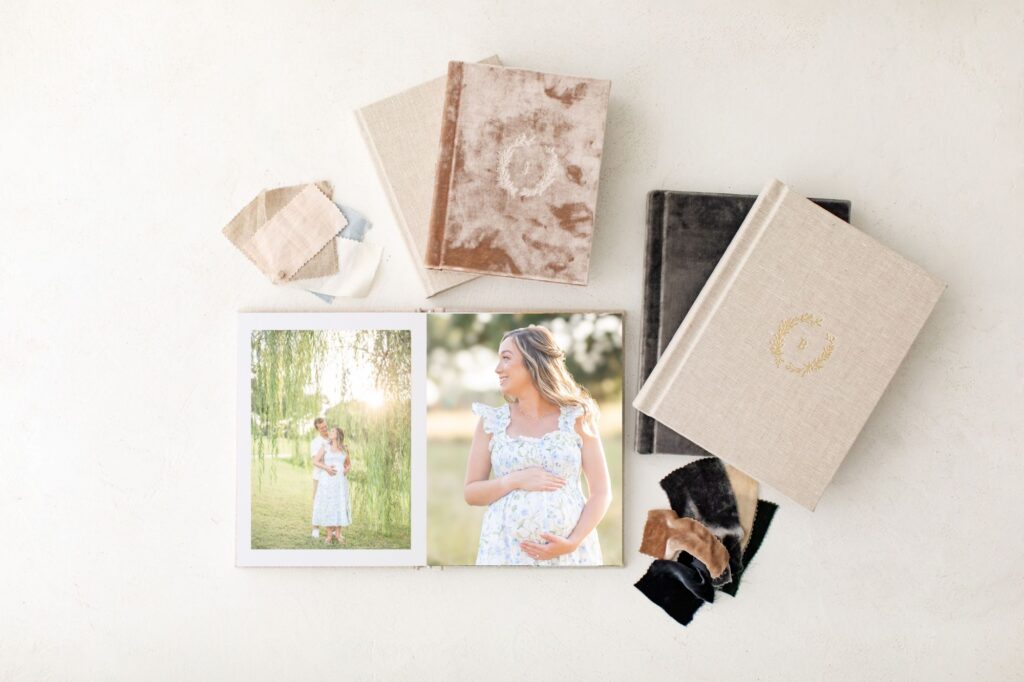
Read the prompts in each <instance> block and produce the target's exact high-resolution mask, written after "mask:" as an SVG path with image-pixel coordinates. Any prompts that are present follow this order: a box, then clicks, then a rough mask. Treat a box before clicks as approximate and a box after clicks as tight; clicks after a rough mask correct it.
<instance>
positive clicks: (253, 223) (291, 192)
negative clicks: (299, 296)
mask: <svg viewBox="0 0 1024 682" xmlns="http://www.w3.org/2000/svg"><path fill="white" fill-rule="evenodd" d="M313 184H315V185H316V186H317V187H319V188H320V191H322V192H323V193H324V195H325V196H327V197H330V196H331V194H332V192H333V190H332V188H331V185H330V183H328V182H327V181H326V180H321V181H319V182H316V183H313ZM307 186H309V183H305V184H301V185H291V186H289V187H278V188H275V189H270V190H265V191H262V192H260V193H259V194H258V195H256V197H255V198H254V199H253V200H252V201H250V202H249V203H248V204H246V205H245V206H244V207H243V208H242V210H241V211H239V212H238V214H237V215H235V217H234V218H232V219H231V222H229V223H228V224H227V225H225V226H224V229H223V230H222V232H223V233H224V236H225V237H227V238H228V240H229V241H230V242H231V243H232V244H234V245H235V246H236V247H238V250H239V251H241V252H242V253H244V254H245V256H246V258H248V259H249V260H250V261H252V262H253V264H254V265H256V267H258V268H259V269H260V270H261V271H263V272H267V269H266V267H265V266H264V264H262V263H261V262H259V255H258V254H257V253H255V251H254V250H253V249H252V248H251V246H250V242H251V241H252V238H253V236H254V235H255V234H256V232H258V231H259V229H260V228H261V227H263V225H265V224H266V222H267V220H268V219H269V218H273V217H274V216H275V215H277V213H278V212H279V211H280V210H281V209H282V208H283V207H284V206H285V205H287V204H288V202H289V201H291V200H292V199H294V198H295V197H296V196H297V195H298V194H299V192H301V191H302V190H303V189H304V188H305V187H307ZM333 242H334V240H331V242H328V243H327V244H326V245H324V248H322V249H320V251H318V252H317V254H316V255H315V256H313V257H312V258H311V259H310V260H309V262H307V263H306V264H305V265H303V266H302V267H301V268H299V270H298V272H296V273H295V275H294V276H293V277H291V279H292V280H300V279H308V278H312V277H325V276H328V275H333V274H336V273H337V272H338V257H337V249H335V248H333V246H334V244H333ZM328 247H331V248H328ZM268 274H269V273H268Z"/></svg>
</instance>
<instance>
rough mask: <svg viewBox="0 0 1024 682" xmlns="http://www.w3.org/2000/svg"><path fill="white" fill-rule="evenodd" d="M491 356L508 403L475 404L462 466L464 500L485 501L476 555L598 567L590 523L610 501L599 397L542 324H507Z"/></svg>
mask: <svg viewBox="0 0 1024 682" xmlns="http://www.w3.org/2000/svg"><path fill="white" fill-rule="evenodd" d="M498 356H499V357H498V365H497V367H496V368H495V372H496V373H497V375H498V384H499V386H500V387H501V392H502V393H503V394H504V396H505V399H506V400H507V401H508V402H507V403H506V404H505V405H502V406H501V407H490V406H487V405H483V404H480V403H474V404H473V411H474V412H475V413H476V414H477V415H479V416H480V421H479V423H478V424H477V427H476V433H475V434H474V436H473V443H472V445H471V447H470V454H469V461H468V463H467V466H466V486H465V497H466V502H468V503H469V504H472V505H481V506H482V505H487V511H486V512H485V513H484V521H483V527H482V528H481V531H480V547H479V549H478V551H477V557H476V563H477V565H510V564H516V565H538V566H599V565H601V563H602V559H601V547H600V544H599V542H598V538H597V533H596V532H595V530H594V529H595V528H596V527H597V524H598V523H599V522H600V521H601V519H602V518H603V517H604V515H605V512H606V511H607V510H608V505H609V504H610V503H611V484H610V478H609V476H608V464H607V462H606V461H605V456H604V448H603V447H602V445H601V440H600V437H599V436H598V432H597V427H596V422H597V406H596V404H595V403H594V400H593V399H592V398H591V397H590V394H589V393H588V392H587V391H586V389H584V388H583V387H582V386H580V385H579V384H577V383H576V381H575V380H574V379H573V377H572V375H571V374H570V373H569V371H568V369H566V367H565V355H564V353H563V352H562V350H561V349H560V348H559V347H558V344H557V343H555V339H554V337H553V336H552V334H551V332H549V331H548V330H547V329H545V328H544V327H536V326H530V327H524V328H522V329H516V330H513V331H510V332H508V333H507V334H505V336H504V337H503V338H502V340H501V345H500V346H499V348H498ZM581 471H582V473H583V474H584V475H585V476H586V477H587V487H588V488H589V490H590V495H589V497H584V495H583V490H582V488H581V485H580V472H581ZM492 473H493V474H494V477H493V478H492V477H491V474H492Z"/></svg>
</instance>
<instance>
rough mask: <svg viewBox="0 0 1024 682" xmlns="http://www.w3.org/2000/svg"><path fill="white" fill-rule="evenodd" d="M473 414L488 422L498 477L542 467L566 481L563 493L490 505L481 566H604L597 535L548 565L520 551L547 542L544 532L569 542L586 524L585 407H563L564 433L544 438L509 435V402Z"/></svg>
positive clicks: (518, 494)
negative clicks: (581, 429) (581, 423)
mask: <svg viewBox="0 0 1024 682" xmlns="http://www.w3.org/2000/svg"><path fill="white" fill-rule="evenodd" d="M473 412H474V413H475V414H477V415H479V416H480V417H481V418H482V419H483V424H484V430H485V431H486V432H487V433H489V434H491V440H490V444H489V445H488V448H489V450H490V452H491V471H492V473H493V474H494V476H495V477H500V476H504V475H505V474H508V473H511V472H513V471H518V470H519V469H525V468H527V467H532V466H539V467H543V468H544V469H546V470H547V471H549V472H551V473H553V474H556V475H558V476H561V477H562V478H564V479H565V485H564V486H562V487H561V488H560V489H559V490H553V491H530V490H513V491H512V492H510V493H508V494H507V495H505V496H504V497H501V498H500V499H497V500H495V501H494V502H492V503H491V504H490V505H488V507H487V511H486V512H485V513H484V522H483V526H482V527H481V530H480V548H479V550H478V551H477V555H476V563H477V565H478V566H484V565H487V566H496V565H501V566H505V565H523V566H600V565H601V564H602V563H603V562H602V558H601V546H600V543H599V541H598V538H597V532H596V531H591V532H590V534H589V535H587V537H586V538H584V540H583V542H581V543H580V545H579V547H577V548H576V550H575V551H574V552H571V553H569V554H563V555H562V556H558V557H555V558H554V559H549V560H545V561H539V560H536V559H533V558H531V557H530V556H529V555H528V554H526V553H525V552H524V551H523V550H522V548H521V547H520V546H519V543H520V542H522V541H523V540H530V541H533V542H539V543H544V542H545V540H544V538H542V537H541V536H540V534H541V533H543V532H548V533H552V534H553V535H558V536H560V537H568V536H569V535H570V534H571V533H572V531H573V529H574V528H575V527H576V523H577V522H578V521H579V519H580V514H581V513H582V512H583V505H584V504H585V503H586V499H585V498H584V497H583V489H582V487H581V486H580V471H581V467H582V460H583V439H582V438H580V435H579V434H578V433H576V428H575V427H576V420H577V419H578V418H579V416H580V415H581V414H582V413H583V410H582V408H580V407H576V406H573V407H566V406H563V407H562V408H561V414H560V415H559V417H558V430H556V431H551V432H549V433H546V434H544V435H543V436H541V437H539V438H534V437H532V436H509V435H508V433H507V429H508V425H509V421H510V412H509V405H508V403H506V404H504V405H502V406H501V407H490V406H489V405H484V404H482V403H473Z"/></svg>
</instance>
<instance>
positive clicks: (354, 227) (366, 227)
mask: <svg viewBox="0 0 1024 682" xmlns="http://www.w3.org/2000/svg"><path fill="white" fill-rule="evenodd" d="M334 203H335V205H336V206H337V207H338V208H339V209H341V214H342V215H343V216H345V220H347V221H348V225H346V226H345V227H344V229H342V231H341V232H339V233H338V236H340V237H344V238H345V239H352V240H354V241H357V242H361V241H363V237H365V236H366V233H367V232H369V231H370V228H371V227H373V223H371V222H370V221H369V220H367V219H366V216H364V215H363V214H362V213H360V212H359V211H357V210H355V209H354V208H349V207H348V206H342V205H341V204H339V203H338V202H334Z"/></svg>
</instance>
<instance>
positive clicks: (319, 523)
mask: <svg viewBox="0 0 1024 682" xmlns="http://www.w3.org/2000/svg"><path fill="white" fill-rule="evenodd" d="M313 427H314V428H315V429H316V431H317V434H318V435H317V436H316V437H315V438H314V439H313V442H312V443H310V445H309V454H310V456H311V457H312V460H313V531H312V537H314V538H319V537H320V529H321V528H323V529H325V530H326V532H327V537H326V538H325V540H324V542H325V543H326V544H332V542H337V543H339V544H345V538H344V536H343V535H342V534H341V529H342V528H344V527H345V526H349V525H351V524H352V500H351V497H350V495H349V486H348V470H349V468H351V466H352V460H351V459H350V458H349V452H348V447H347V446H346V445H345V432H344V431H342V430H341V428H340V427H337V426H335V427H333V428H329V427H328V425H327V420H326V419H324V418H323V417H317V418H316V419H314V420H313Z"/></svg>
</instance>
